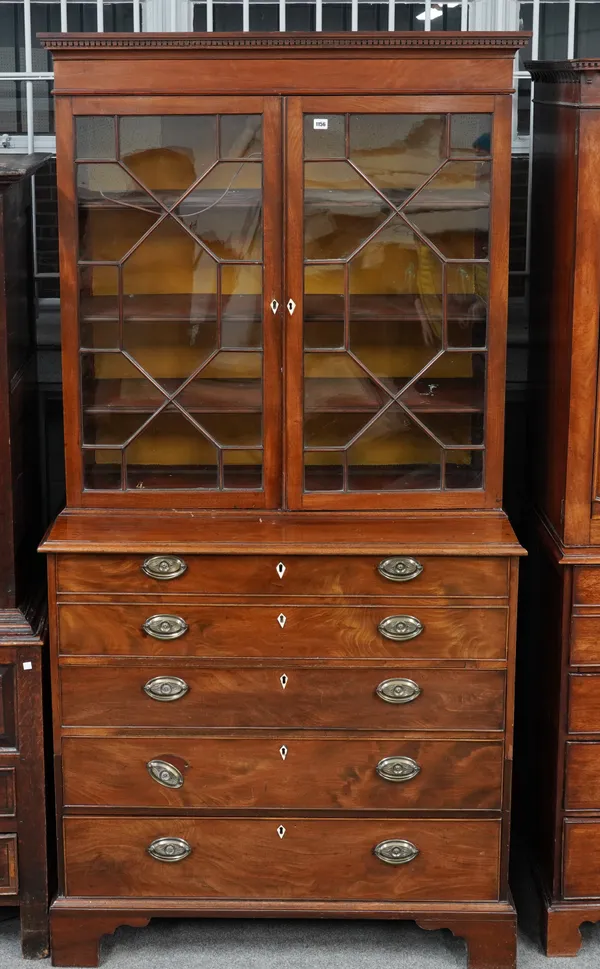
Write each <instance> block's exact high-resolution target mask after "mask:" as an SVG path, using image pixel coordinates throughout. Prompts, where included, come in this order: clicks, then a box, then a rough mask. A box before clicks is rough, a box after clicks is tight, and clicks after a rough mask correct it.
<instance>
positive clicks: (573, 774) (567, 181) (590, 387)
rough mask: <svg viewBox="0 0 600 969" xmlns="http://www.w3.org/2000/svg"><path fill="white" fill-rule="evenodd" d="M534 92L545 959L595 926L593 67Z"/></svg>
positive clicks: (598, 685)
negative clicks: (585, 928)
mask: <svg viewBox="0 0 600 969" xmlns="http://www.w3.org/2000/svg"><path fill="white" fill-rule="evenodd" d="M530 67H531V69H532V77H533V79H534V81H535V115H534V164H533V203H532V204H533V212H534V218H533V220H532V226H533V237H532V335H533V350H532V370H533V395H532V396H533V401H534V411H533V415H534V420H533V423H532V436H533V440H534V443H535V445H536V454H535V462H534V463H535V479H536V480H535V485H536V488H535V496H536V505H537V545H538V549H537V552H536V560H537V561H536V564H535V569H534V570H533V571H534V572H535V580H536V585H537V586H538V587H539V589H540V595H539V598H538V606H537V610H536V613H535V617H534V618H535V627H536V628H537V630H538V636H537V638H538V650H537V660H536V664H535V668H536V670H537V674H538V677H539V676H541V677H543V683H542V685H541V687H540V683H539V679H538V681H537V685H538V687H539V689H536V690H534V691H532V692H531V693H530V698H531V699H532V700H533V698H534V697H539V702H538V704H537V716H536V730H535V735H534V737H535V744H536V747H537V749H538V750H539V749H540V748H542V747H543V750H544V756H543V757H539V758H537V764H538V772H537V776H536V784H535V791H536V792H537V794H538V801H537V803H536V804H535V822H534V827H535V830H536V834H537V842H538V844H537V859H538V866H537V867H538V873H539V876H540V881H541V887H542V891H543V895H544V901H545V905H544V908H545V915H546V919H545V921H546V951H547V952H548V954H549V955H574V954H575V953H576V952H577V951H578V949H579V947H580V945H581V936H580V933H579V927H580V925H581V924H582V922H595V921H598V920H600V866H599V858H600V789H599V787H598V768H599V767H600V744H599V743H598V741H599V739H600V736H599V735H600V715H599V711H600V701H599V699H598V698H599V697H600V675H599V674H600V641H599V632H600V625H599V624H600V618H599V617H600V477H599V473H600V465H599V463H598V461H599V455H600V450H599V441H600V439H599V436H598V435H599V433H600V424H599V423H598V420H599V418H598V415H599V410H598V391H599V384H598V336H599V311H600V194H599V192H598V152H599V151H600V61H596V60H586V61H583V60H575V61H569V62H563V63H543V62H537V63H534V64H532V65H530Z"/></svg>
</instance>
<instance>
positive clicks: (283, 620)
mask: <svg viewBox="0 0 600 969" xmlns="http://www.w3.org/2000/svg"><path fill="white" fill-rule="evenodd" d="M277 622H278V623H279V625H280V626H281V628H282V629H283V627H284V626H285V624H286V622H287V616H284V614H283V613H282V612H280V613H279V615H278V616H277Z"/></svg>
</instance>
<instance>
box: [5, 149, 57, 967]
mask: <svg viewBox="0 0 600 969" xmlns="http://www.w3.org/2000/svg"><path fill="white" fill-rule="evenodd" d="M43 162H44V156H43V155H41V156H37V155H36V156H22V155H1V154H0V906H5V905H8V906H19V909H20V915H21V938H22V946H23V954H24V955H25V956H27V957H32V958H33V957H41V956H45V955H47V954H48V885H47V881H48V875H47V863H46V856H47V845H46V789H45V781H44V748H43V725H42V656H43V651H44V649H45V646H44V642H45V628H46V610H45V594H44V585H45V581H44V570H43V568H40V562H39V556H37V555H36V545H37V543H38V542H39V539H40V537H41V533H42V531H43V522H42V519H41V507H42V504H41V499H40V491H41V489H40V475H39V469H38V460H39V437H38V405H37V389H36V358H35V333H34V326H35V316H34V307H33V286H34V280H33V260H32V254H31V246H30V240H31V225H32V222H31V176H32V174H33V173H34V172H35V171H36V169H37V168H39V166H40V165H41V164H42V163H43ZM0 931H1V929H0Z"/></svg>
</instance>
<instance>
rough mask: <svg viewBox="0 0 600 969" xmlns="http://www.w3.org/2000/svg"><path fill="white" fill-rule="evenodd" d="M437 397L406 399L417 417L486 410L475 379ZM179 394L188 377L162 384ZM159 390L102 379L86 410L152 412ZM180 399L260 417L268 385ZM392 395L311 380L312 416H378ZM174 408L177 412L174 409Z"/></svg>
mask: <svg viewBox="0 0 600 969" xmlns="http://www.w3.org/2000/svg"><path fill="white" fill-rule="evenodd" d="M436 382H437V384H438V387H437V388H436V391H435V393H434V395H433V396H429V395H427V394H422V393H419V391H418V390H417V389H416V388H415V387H412V388H411V389H410V390H408V391H407V392H406V393H405V394H404V395H403V397H402V401H403V402H404V403H405V404H406V405H407V407H409V408H410V409H411V410H413V411H414V412H415V414H418V413H422V414H438V413H444V414H480V413H483V409H484V397H483V391H482V390H481V389H480V388H476V387H473V383H472V381H471V380H470V379H469V378H459V377H454V378H443V377H442V378H439V379H438V380H437V381H436ZM160 383H161V386H163V387H164V388H165V390H166V391H167V392H168V393H170V394H173V393H175V391H176V390H177V388H178V387H180V386H181V384H182V383H183V379H181V380H180V379H178V378H176V379H171V380H164V379H163V380H161V381H160ZM156 395H157V391H156V390H155V389H154V388H152V386H151V385H150V384H149V383H148V381H146V380H144V379H143V378H141V379H140V380H129V379H127V380H99V381H98V382H97V384H96V399H95V401H94V403H93V404H90V405H88V406H86V407H85V408H84V410H85V413H86V414H114V413H118V414H151V413H153V412H154V411H155V410H156V409H157V407H158V406H159V405H160V403H161V401H158V402H157V400H156ZM177 400H178V401H179V403H180V404H181V406H182V407H185V409H186V410H188V411H189V412H190V414H202V413H204V414H257V413H261V411H262V403H263V401H262V382H261V380H259V379H258V378H256V379H252V378H240V379H239V380H232V379H223V380H209V379H202V378H200V377H199V378H197V379H196V380H193V381H192V382H191V383H190V384H189V385H188V386H187V387H186V388H185V389H184V390H183V391H182V392H181V394H180V395H179V396H178V398H177ZM388 400H389V397H388V396H387V394H385V392H384V391H383V390H381V389H380V388H379V387H378V386H377V385H376V384H374V383H373V381H371V380H369V379H368V378H365V379H364V380H361V379H359V378H354V377H350V378H337V377H310V378H307V380H306V383H305V407H304V410H305V413H306V414H325V413H327V414H344V413H363V412H364V413H375V412H376V411H378V410H379V409H380V408H381V407H382V406H383V405H384V404H385V403H387V401H388ZM171 409H173V408H171Z"/></svg>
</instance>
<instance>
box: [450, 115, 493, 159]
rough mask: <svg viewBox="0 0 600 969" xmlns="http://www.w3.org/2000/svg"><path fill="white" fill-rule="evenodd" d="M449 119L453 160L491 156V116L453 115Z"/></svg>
mask: <svg viewBox="0 0 600 969" xmlns="http://www.w3.org/2000/svg"><path fill="white" fill-rule="evenodd" d="M451 117H452V122H451V126H450V154H451V155H452V157H453V158H465V157H477V156H478V155H490V154H491V152H492V116H491V114H453V115H452V116H451Z"/></svg>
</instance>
